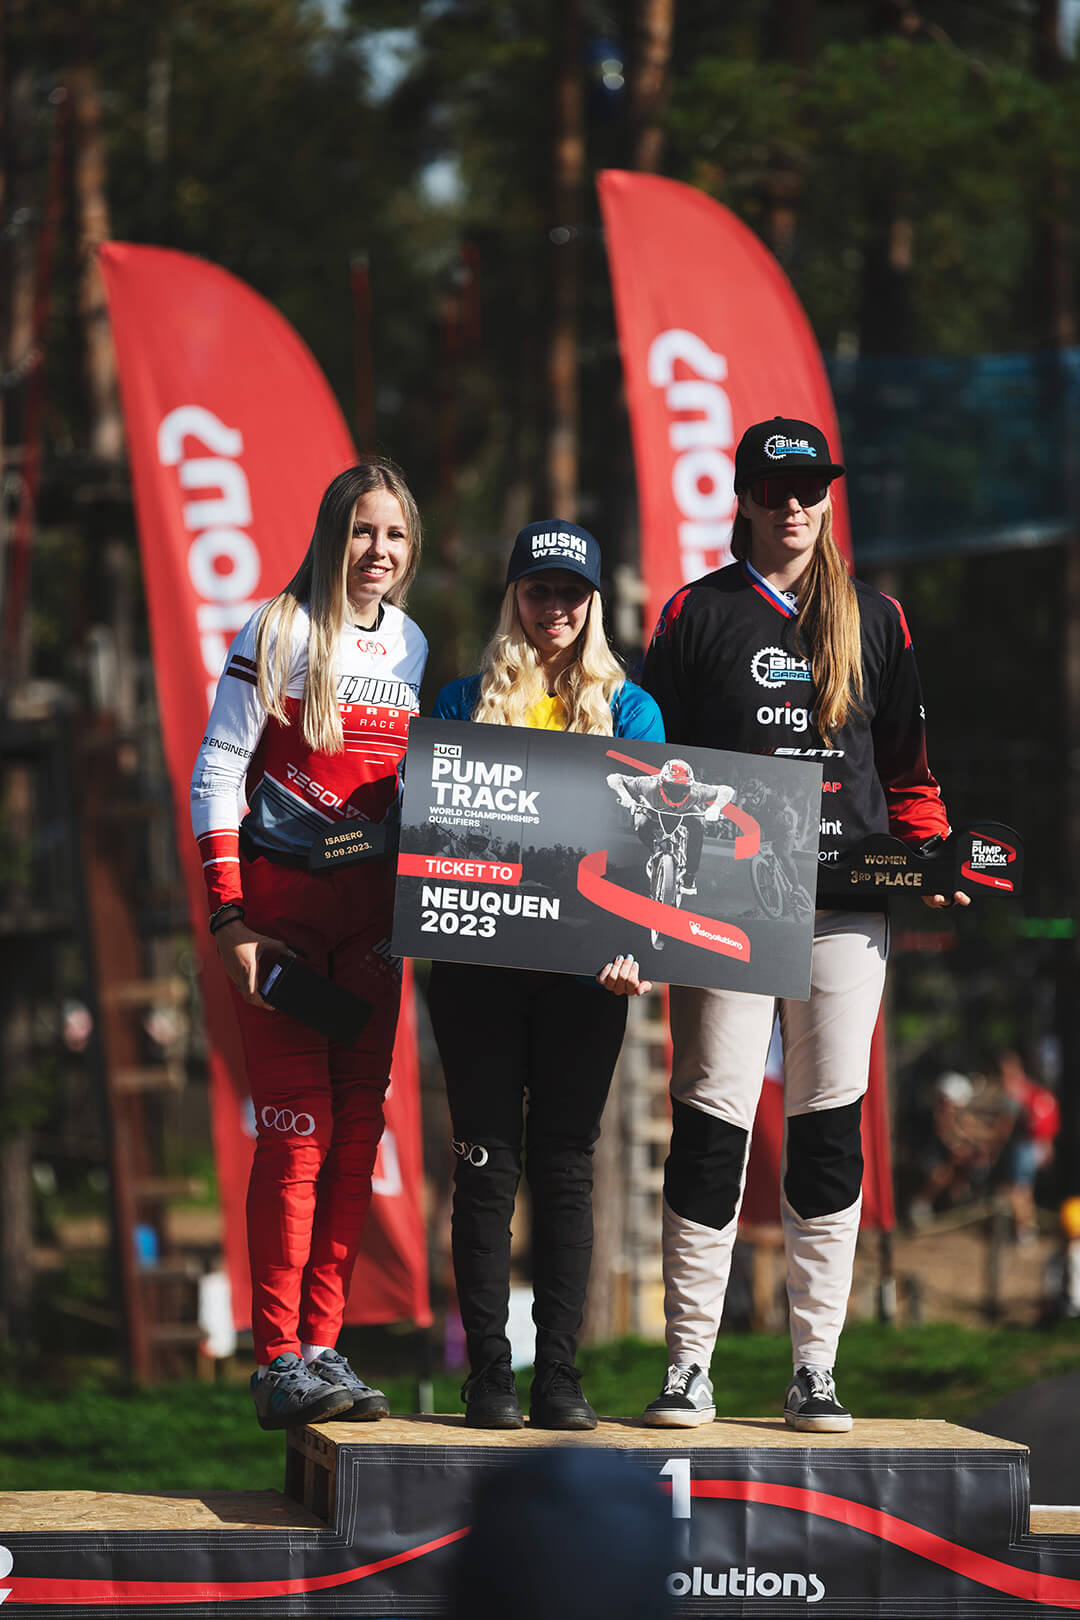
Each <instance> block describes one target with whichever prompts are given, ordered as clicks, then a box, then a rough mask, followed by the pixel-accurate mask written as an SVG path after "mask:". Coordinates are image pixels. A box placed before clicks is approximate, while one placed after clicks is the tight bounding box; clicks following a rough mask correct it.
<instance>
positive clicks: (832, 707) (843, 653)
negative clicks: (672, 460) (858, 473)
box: [731, 502, 863, 748]
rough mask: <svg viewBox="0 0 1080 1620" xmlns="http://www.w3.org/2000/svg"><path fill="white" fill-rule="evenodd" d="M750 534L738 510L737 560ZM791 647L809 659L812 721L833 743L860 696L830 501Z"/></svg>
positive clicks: (850, 604)
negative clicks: (811, 688)
mask: <svg viewBox="0 0 1080 1620" xmlns="http://www.w3.org/2000/svg"><path fill="white" fill-rule="evenodd" d="M751 536H752V530H751V526H750V519H749V518H748V517H747V516H746V514H745V513H744V512H741V511H740V512H739V513H738V514H737V516H736V518H735V527H734V528H733V530H732V532H731V550H732V554H733V556H735V557H736V558H737V559H738V561H739V562H745V561H747V560H748V558H749V556H750V542H751ZM795 648H796V651H797V652H799V653H800V655H801V656H802V657H803V658H807V657H808V658H809V660H810V671H811V674H812V675H813V679H814V694H815V695H814V710H813V719H814V726H815V729H816V730H817V732H818V734H819V736H820V737H821V740H822V742H823V743H824V744H825V746H826V748H831V747H832V745H833V736H834V735H835V733H836V732H837V731H839V729H840V727H841V726H843V725H846V723H847V721H848V720H849V719H850V717H851V715H852V713H853V712H854V711H857V710H858V708H859V700H860V699H861V697H862V695H863V671H862V638H861V636H860V634H859V602H858V598H857V597H856V595H855V587H854V585H853V584H852V582H851V576H850V574H849V573H848V571H847V564H846V563H845V561H844V559H843V557H842V556H841V554H840V548H839V547H838V546H837V544H836V541H835V540H834V539H833V534H832V504H831V502H830V504H829V505H828V506H827V507H826V508H825V510H824V512H823V513H822V514H821V528H820V530H819V532H818V537H817V543H816V544H815V546H814V551H813V555H812V556H811V558H810V563H809V565H808V567H807V569H806V572H805V573H804V574H803V576H802V578H801V579H800V580H799V611H798V615H797V617H796V620H795ZM807 649H809V651H807Z"/></svg>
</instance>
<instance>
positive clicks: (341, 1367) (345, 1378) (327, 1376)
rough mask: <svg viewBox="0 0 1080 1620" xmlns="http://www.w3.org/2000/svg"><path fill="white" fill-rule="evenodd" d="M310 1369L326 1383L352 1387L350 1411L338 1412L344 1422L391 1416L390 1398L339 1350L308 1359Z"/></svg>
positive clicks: (361, 1421) (357, 1421) (350, 1389)
mask: <svg viewBox="0 0 1080 1620" xmlns="http://www.w3.org/2000/svg"><path fill="white" fill-rule="evenodd" d="M308 1371H309V1372H313V1373H314V1374H315V1376H316V1378H321V1379H322V1380H323V1382H324V1383H326V1384H342V1385H344V1387H345V1388H346V1389H347V1390H348V1391H349V1394H350V1395H351V1396H352V1398H353V1403H352V1405H351V1406H350V1407H349V1410H348V1411H347V1412H339V1413H338V1414H337V1416H338V1417H339V1418H340V1420H341V1421H342V1422H343V1423H374V1422H375V1420H376V1418H384V1417H389V1416H390V1402H389V1401H388V1400H387V1398H386V1396H385V1395H384V1394H383V1392H382V1390H381V1389H372V1387H371V1385H370V1384H365V1383H364V1380H363V1379H362V1378H361V1377H360V1375H359V1373H354V1372H353V1370H352V1368H351V1367H350V1366H349V1363H348V1362H347V1361H346V1360H345V1357H344V1356H342V1355H339V1354H338V1352H337V1351H336V1350H324V1351H323V1353H322V1355H321V1356H316V1358H315V1360H314V1361H309V1362H308Z"/></svg>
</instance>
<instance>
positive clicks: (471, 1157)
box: [450, 1142, 488, 1170]
mask: <svg viewBox="0 0 1080 1620" xmlns="http://www.w3.org/2000/svg"><path fill="white" fill-rule="evenodd" d="M450 1146H451V1147H452V1148H453V1150H454V1152H455V1153H456V1154H457V1156H458V1158H459V1159H464V1160H465V1163H466V1164H473V1165H475V1166H476V1168H477V1169H478V1170H480V1169H482V1168H483V1166H484V1165H485V1164H487V1162H488V1150H487V1148H486V1147H481V1146H480V1144H479V1143H478V1142H451V1144H450Z"/></svg>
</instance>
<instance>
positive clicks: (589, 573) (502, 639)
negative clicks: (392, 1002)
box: [428, 522, 664, 1429]
mask: <svg viewBox="0 0 1080 1620" xmlns="http://www.w3.org/2000/svg"><path fill="white" fill-rule="evenodd" d="M600 569H601V558H600V547H599V545H598V544H597V542H596V541H595V540H594V538H593V536H592V535H591V534H589V532H588V531H587V530H586V529H581V528H578V527H577V526H576V525H575V524H572V523H558V522H550V523H534V524H531V525H530V526H529V527H528V528H526V529H523V530H522V531H521V533H520V534H519V535H518V537H517V540H516V541H515V543H514V550H513V553H512V555H511V558H510V565H509V568H508V569H507V575H506V594H505V596H504V597H503V603H502V610H501V612H500V614H499V620H498V623H497V625H496V627H495V631H494V633H493V635H492V637H491V640H490V641H489V642H488V645H487V647H486V648H485V650H484V654H483V657H482V659H481V668H480V673H479V674H477V675H470V676H466V677H465V678H464V679H462V680H457V681H453V682H451V684H450V685H449V686H447V687H444V688H443V690H442V691H441V692H440V693H439V696H438V699H437V701H436V704H435V715H436V717H437V718H439V719H443V720H472V721H476V722H478V723H480V724H486V725H501V726H508V725H513V726H533V727H539V728H542V729H545V730H555V731H582V732H589V733H593V734H596V735H599V736H607V737H638V738H649V739H651V740H653V741H657V742H662V741H663V737H664V733H663V727H662V724H661V720H660V712H659V710H658V709H657V706H656V704H655V703H654V702H653V700H652V698H650V697H648V696H647V695H646V693H644V692H643V691H641V689H640V688H639V687H637V686H634V685H633V684H632V683H631V682H630V681H628V680H627V679H626V676H625V673H624V671H623V669H622V666H621V665H620V664H619V662H618V660H617V659H616V658H615V656H614V654H613V653H612V651H611V649H610V647H609V646H608V642H607V636H606V634H605V632H604V619H603V606H602V603H601V599H600V588H599V587H600ZM597 979H598V981H599V984H600V985H602V986H603V987H604V988H603V989H599V988H598V987H597V984H596V983H594V982H593V981H592V980H588V979H586V980H582V979H578V978H575V977H573V976H572V975H569V974H565V973H537V972H527V971H524V970H519V969H516V968H494V967H492V968H489V967H476V966H463V965H461V964H459V963H451V962H436V963H434V964H433V967H432V971H431V985H430V990H429V997H428V1000H429V1006H430V1009H431V1020H432V1024H433V1026H434V1030H435V1039H436V1041H437V1042H438V1045H439V1051H440V1054H441V1056H442V1061H443V1069H444V1071H445V1074H446V1089H447V1096H448V1099H449V1103H450V1115H451V1120H452V1122H453V1130H454V1150H455V1153H456V1155H457V1159H456V1163H455V1166H454V1211H453V1255H454V1272H455V1275H456V1278H457V1289H458V1299H459V1302H460V1305H461V1316H462V1321H463V1323H464V1326H465V1338H466V1347H467V1352H468V1358H469V1368H470V1376H469V1378H468V1380H467V1381H466V1383H465V1386H464V1388H463V1390H462V1395H463V1397H464V1400H465V1408H466V1422H467V1423H469V1424H470V1425H471V1426H473V1427H475V1428H519V1427H520V1426H521V1424H522V1421H523V1419H522V1412H521V1407H520V1406H519V1404H518V1398H517V1394H516V1392H515V1386H514V1375H513V1372H512V1370H511V1366H510V1343H509V1340H508V1338H507V1335H506V1323H507V1309H508V1304H509V1292H510V1219H511V1216H512V1214H513V1210H514V1196H515V1193H516V1191H517V1186H518V1181H519V1178H520V1175H521V1161H522V1141H523V1138H524V1149H525V1176H526V1180H527V1181H528V1183H529V1189H530V1191H531V1194H532V1211H533V1233H532V1240H533V1241H532V1252H533V1292H534V1305H533V1317H534V1319H535V1322H536V1369H535V1376H534V1378H533V1385H532V1396H531V1401H530V1407H529V1417H530V1421H531V1422H532V1423H533V1424H535V1425H537V1426H538V1427H541V1428H551V1429H592V1428H595V1427H596V1414H595V1413H594V1411H593V1409H592V1407H591V1406H590V1405H589V1403H588V1401H587V1400H586V1399H585V1397H584V1395H583V1394H582V1390H581V1381H580V1376H579V1374H578V1372H577V1370H576V1368H575V1367H574V1355H575V1352H576V1348H577V1335H578V1332H579V1330H580V1327H581V1318H582V1312H583V1309H584V1304H585V1288H586V1284H587V1283H588V1278H589V1262H590V1259H591V1255H592V1153H593V1144H594V1143H595V1141H596V1139H597V1137H598V1136H599V1134H600V1115H601V1113H602V1112H603V1108H604V1103H605V1101H606V1099H607V1093H608V1087H609V1085H610V1084H611V1075H612V1072H613V1070H614V1067H615V1060H616V1058H617V1057H618V1055H619V1048H620V1046H621V1044H622V1038H623V1031H624V1029H625V1026H626V1000H625V998H626V996H628V995H637V994H641V993H643V992H644V990H646V989H648V988H649V986H648V985H647V984H642V983H641V982H640V981H639V979H638V973H637V964H636V962H635V961H634V959H633V957H630V956H627V957H617V958H616V959H615V961H614V962H609V963H608V964H607V966H606V967H604V968H603V969H602V970H601V972H600V973H599V974H598V975H597ZM604 990H608V991H611V992H613V994H611V995H606V994H605V993H604ZM526 1096H527V1099H528V1104H527V1108H526Z"/></svg>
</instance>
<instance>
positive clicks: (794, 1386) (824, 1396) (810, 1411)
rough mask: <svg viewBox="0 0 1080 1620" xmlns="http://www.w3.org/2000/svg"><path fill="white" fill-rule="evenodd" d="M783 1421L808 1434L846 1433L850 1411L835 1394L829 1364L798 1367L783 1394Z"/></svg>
mask: <svg viewBox="0 0 1080 1620" xmlns="http://www.w3.org/2000/svg"><path fill="white" fill-rule="evenodd" d="M784 1422H785V1423H786V1424H787V1425H788V1427H789V1428H791V1429H804V1430H806V1431H808V1432H809V1433H811V1434H846V1433H847V1431H848V1430H849V1429H850V1428H851V1413H850V1412H849V1411H848V1409H847V1407H846V1406H841V1405H840V1402H839V1401H838V1400H837V1398H836V1385H835V1384H834V1383H833V1375H832V1368H831V1367H799V1368H798V1369H797V1371H796V1372H795V1374H794V1376H793V1377H792V1380H791V1383H790V1384H789V1385H788V1391H787V1394H786V1395H785V1397H784Z"/></svg>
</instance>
